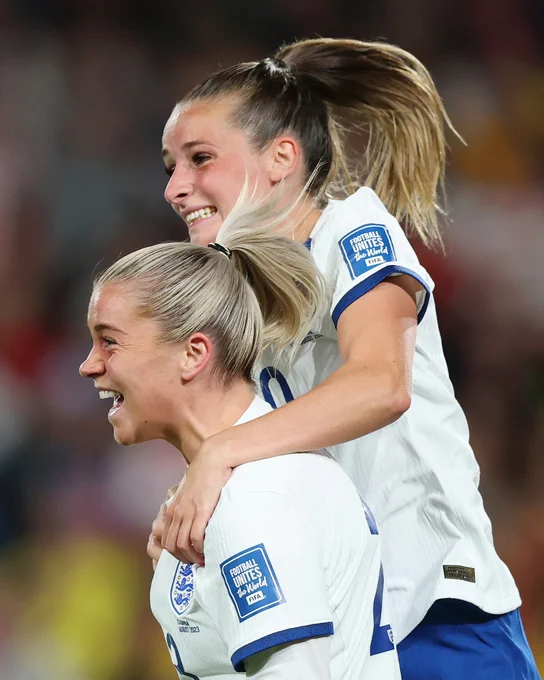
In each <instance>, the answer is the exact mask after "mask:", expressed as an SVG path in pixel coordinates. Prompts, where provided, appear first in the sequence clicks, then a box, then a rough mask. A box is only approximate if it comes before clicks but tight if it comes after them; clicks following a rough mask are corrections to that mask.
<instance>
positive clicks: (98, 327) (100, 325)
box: [93, 323, 126, 335]
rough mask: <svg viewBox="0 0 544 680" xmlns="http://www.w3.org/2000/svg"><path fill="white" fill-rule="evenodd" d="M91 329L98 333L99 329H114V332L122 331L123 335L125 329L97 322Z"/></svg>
mask: <svg viewBox="0 0 544 680" xmlns="http://www.w3.org/2000/svg"><path fill="white" fill-rule="evenodd" d="M93 330H94V332H95V333H100V332H101V331H114V332H115V333H122V334H123V335H126V333H125V331H122V330H121V329H120V328H116V327H115V326H112V325H111V324H109V323H97V324H95V326H94V328H93Z"/></svg>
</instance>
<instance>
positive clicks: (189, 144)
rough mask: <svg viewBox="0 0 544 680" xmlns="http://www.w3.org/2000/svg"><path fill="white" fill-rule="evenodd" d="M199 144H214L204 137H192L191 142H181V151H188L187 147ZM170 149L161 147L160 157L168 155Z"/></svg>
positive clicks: (190, 147)
mask: <svg viewBox="0 0 544 680" xmlns="http://www.w3.org/2000/svg"><path fill="white" fill-rule="evenodd" d="M201 144H209V145H210V146H214V144H212V143H211V142H208V141H206V140H205V139H194V140H193V141H191V142H185V144H182V146H181V148H182V150H183V151H188V150H189V149H192V148H193V147H194V146H200V145H201ZM169 153H170V151H168V149H166V148H163V150H162V157H163V158H165V157H166V156H168V155H169Z"/></svg>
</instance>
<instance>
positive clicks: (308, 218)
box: [280, 196, 322, 243]
mask: <svg viewBox="0 0 544 680" xmlns="http://www.w3.org/2000/svg"><path fill="white" fill-rule="evenodd" d="M321 213H322V210H321V209H320V208H316V207H315V204H314V200H313V199H312V198H311V197H310V196H306V197H305V198H304V199H303V200H301V201H300V202H298V203H297V205H295V207H294V208H292V209H291V210H290V211H289V215H288V217H287V219H286V220H285V223H284V224H283V225H282V227H283V226H285V227H287V226H289V227H290V232H291V237H292V239H293V241H298V243H306V241H307V240H308V237H309V236H310V234H311V232H312V229H313V228H314V227H315V225H316V222H317V220H318V219H319V218H320V217H321ZM293 225H295V226H294V228H293ZM282 227H280V230H282Z"/></svg>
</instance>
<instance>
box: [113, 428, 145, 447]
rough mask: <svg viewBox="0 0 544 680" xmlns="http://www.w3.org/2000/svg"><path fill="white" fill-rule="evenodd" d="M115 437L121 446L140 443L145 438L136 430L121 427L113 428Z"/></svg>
mask: <svg viewBox="0 0 544 680" xmlns="http://www.w3.org/2000/svg"><path fill="white" fill-rule="evenodd" d="M113 438H114V439H115V441H116V442H117V443H118V444H119V445H120V446H132V445H133V444H140V443H141V442H142V441H145V440H144V439H141V438H139V437H138V436H137V434H136V433H135V432H126V431H123V430H122V429H121V428H119V429H118V428H116V427H114V428H113Z"/></svg>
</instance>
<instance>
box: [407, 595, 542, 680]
mask: <svg viewBox="0 0 544 680" xmlns="http://www.w3.org/2000/svg"><path fill="white" fill-rule="evenodd" d="M397 651H398V655H399V662H400V669H401V674H402V678H403V680H541V678H540V675H539V672H538V669H537V667H536V663H535V660H534V657H533V654H532V652H531V649H530V648H529V643H528V642H527V638H526V636H525V631H524V630H523V624H522V623H521V618H520V615H519V609H516V610H515V611H513V612H509V613H508V614H500V615H495V614H487V613H486V612H484V611H482V610H481V609H479V608H478V607H475V606H474V605H472V604H470V603H469V602H463V601H462V600H453V599H445V600H437V601H436V602H435V603H434V604H433V606H432V607H431V608H430V609H429V611H428V612H427V615H426V617H425V618H424V619H423V621H422V622H421V623H420V624H419V626H417V627H416V628H415V629H414V630H413V631H412V632H411V633H410V635H408V636H407V637H406V638H405V639H404V640H402V642H400V643H399V644H398V645H397Z"/></svg>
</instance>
